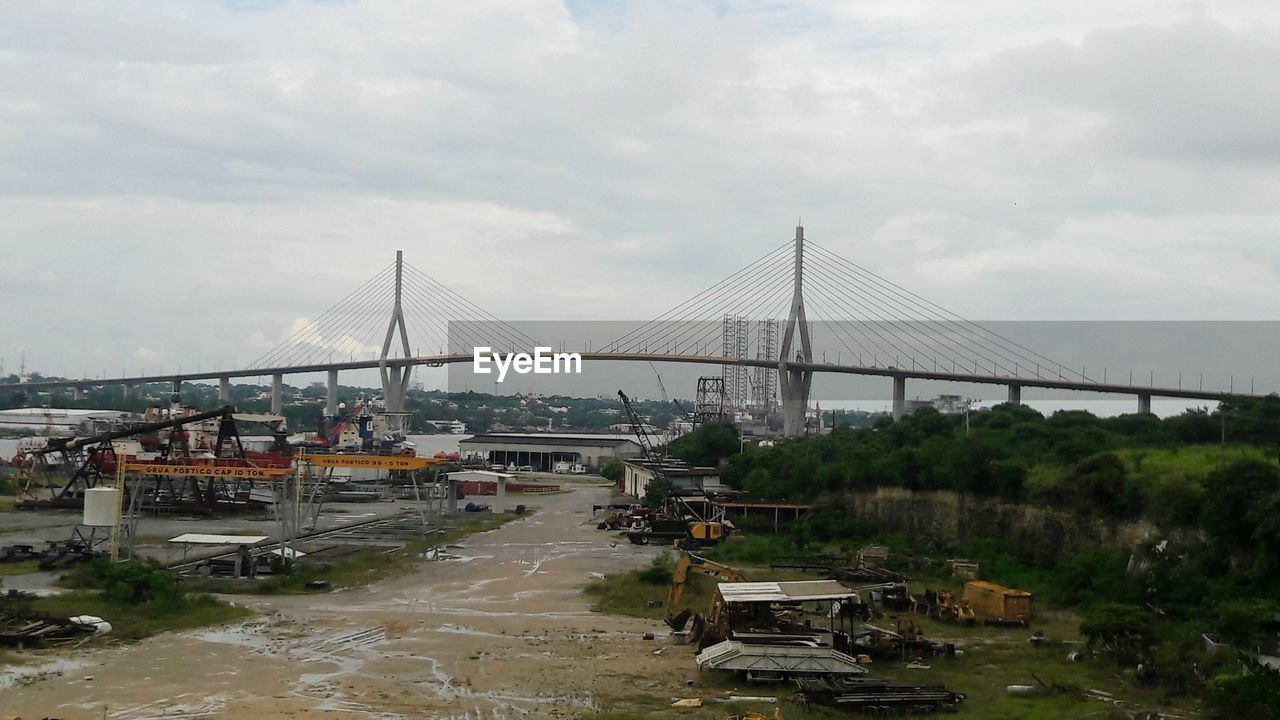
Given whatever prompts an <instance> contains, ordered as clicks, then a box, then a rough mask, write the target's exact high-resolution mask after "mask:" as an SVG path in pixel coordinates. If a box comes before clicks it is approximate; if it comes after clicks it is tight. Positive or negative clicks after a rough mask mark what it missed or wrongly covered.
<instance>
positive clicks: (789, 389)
mask: <svg viewBox="0 0 1280 720" xmlns="http://www.w3.org/2000/svg"><path fill="white" fill-rule="evenodd" d="M795 255H796V264H795V271H794V275H793V276H792V284H791V312H790V313H788V315H787V325H786V328H785V329H784V330H783V334H782V347H781V348H780V350H779V352H778V389H779V390H780V391H781V395H782V433H783V434H784V435H786V436H787V437H794V436H796V435H804V434H805V412H806V411H807V410H808V408H809V387H810V386H811V385H812V383H813V371H812V370H802V369H795V368H792V367H791V366H790V363H791V362H793V361H794V362H797V363H808V362H812V361H813V345H812V344H811V343H810V342H809V320H808V318H806V317H805V312H804V292H803V289H804V226H803V225H797V226H796V246H795ZM797 336H798V337H799V347H796V339H797Z"/></svg>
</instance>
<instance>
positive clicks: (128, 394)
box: [120, 383, 138, 400]
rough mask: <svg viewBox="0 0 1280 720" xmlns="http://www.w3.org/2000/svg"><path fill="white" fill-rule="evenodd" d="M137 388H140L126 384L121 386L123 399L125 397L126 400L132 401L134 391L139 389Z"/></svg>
mask: <svg viewBox="0 0 1280 720" xmlns="http://www.w3.org/2000/svg"><path fill="white" fill-rule="evenodd" d="M137 387H138V386H137V385H134V384H133V383H125V384H124V385H122V386H121V390H120V395H121V397H123V398H124V399H125V400H131V399H132V398H133V391H134V390H135V389H137Z"/></svg>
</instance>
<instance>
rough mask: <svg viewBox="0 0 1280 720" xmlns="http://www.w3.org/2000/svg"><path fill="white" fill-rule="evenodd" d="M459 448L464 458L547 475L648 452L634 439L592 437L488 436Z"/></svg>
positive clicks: (587, 435) (465, 442) (460, 443)
mask: <svg viewBox="0 0 1280 720" xmlns="http://www.w3.org/2000/svg"><path fill="white" fill-rule="evenodd" d="M458 447H459V450H460V451H461V452H462V453H463V454H467V453H479V454H482V455H484V456H485V457H487V458H488V460H489V462H490V463H493V464H494V465H502V466H503V467H509V466H511V465H514V466H516V467H525V466H529V467H532V468H533V469H534V470H539V471H543V472H550V471H551V470H552V469H553V468H554V467H555V464H556V463H558V462H570V463H581V464H583V465H586V466H588V467H592V468H596V469H599V467H600V466H601V465H603V464H604V463H606V462H608V461H609V460H613V459H618V460H622V459H625V458H631V457H637V456H639V455H641V454H642V453H643V452H644V449H643V448H641V447H640V443H639V442H637V441H636V439H635V438H634V437H632V436H630V435H612V434H589V433H584V434H580V435H575V434H571V433H485V434H482V435H474V436H472V437H469V438H467V439H465V440H462V441H461V442H459V443H458Z"/></svg>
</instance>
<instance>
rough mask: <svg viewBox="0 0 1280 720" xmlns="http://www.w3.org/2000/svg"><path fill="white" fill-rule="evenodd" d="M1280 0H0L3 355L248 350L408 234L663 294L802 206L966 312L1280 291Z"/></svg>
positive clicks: (570, 311)
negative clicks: (1278, 77)
mask: <svg viewBox="0 0 1280 720" xmlns="http://www.w3.org/2000/svg"><path fill="white" fill-rule="evenodd" d="M1276 67H1280V6H1278V5H1276V3H1274V2H1273V1H1258V2H1255V1H1251V0H1238V1H1232V0H1221V1H1219V2H1214V3H1179V2H1168V1H1166V0H1130V1H1125V0H1109V1H1108V2H1096V1H1093V0H1082V1H1081V2H1073V3H1023V2H995V1H994V0H973V1H972V2H965V3H947V2H922V1H913V0H893V1H889V0H868V1H864V2H857V3H849V2H824V1H822V0H809V1H801V2H776V1H770V2H750V1H749V0H746V1H743V2H731V3H730V2H702V3H699V2H688V3H674V2H672V3H665V2H617V3H614V2H608V3H604V2H584V1H582V0H573V1H572V2H568V3H563V2H557V1H552V0H505V1H494V2H484V3H464V2H423V1H421V0H412V1H408V0H406V1H404V2H391V1H388V2H377V1H367V2H354V1H353V2H300V1H298V2H293V1H289V2H266V1H261V2H259V1H254V0H239V1H236V2H222V3H216V2H180V1H177V0H169V1H165V2H156V1H155V0H146V1H141V0H139V1H136V2H134V1H126V0H122V1H119V2H96V1H92V0H90V1H87V2H77V3H31V2H22V1H21V0H0V308H2V310H0V318H3V319H2V320H0V357H2V358H3V365H4V370H5V372H6V373H7V372H13V371H15V370H16V369H17V366H18V363H19V361H20V358H22V357H23V356H25V362H26V365H27V367H28V369H29V370H30V369H36V370H40V371H42V372H44V373H46V374H58V375H68V376H91V377H93V376H101V375H105V376H119V375H120V374H121V373H122V372H127V373H128V374H134V373H137V372H141V371H145V372H148V373H153V372H161V371H164V372H174V371H177V370H178V369H179V368H185V369H188V370H190V369H196V368H199V369H205V370H207V369H209V368H212V367H220V368H225V367H230V366H233V365H234V366H243V365H246V364H247V363H249V362H251V361H252V360H253V359H254V358H257V357H259V356H261V355H262V354H263V353H265V352H267V351H268V350H270V349H271V348H272V347H273V346H275V345H276V344H277V343H279V342H280V341H281V340H282V339H283V338H285V337H286V336H287V335H288V334H289V333H290V332H292V331H293V330H296V328H297V327H299V325H300V324H303V323H306V322H307V320H308V319H311V318H315V317H316V316H317V315H319V314H320V313H322V312H323V311H324V310H325V309H327V308H329V307H330V306H331V305H333V304H334V303H335V302H336V301H337V300H339V299H340V298H342V297H343V296H345V295H346V294H347V293H348V292H349V291H351V290H354V289H355V288H357V287H358V286H360V285H361V283H363V282H365V281H366V280H367V279H369V278H370V277H372V276H374V275H375V274H376V273H378V272H379V271H380V270H382V269H383V268H385V267H386V266H387V264H388V263H390V262H391V261H392V259H393V257H394V253H395V251H396V250H403V251H404V252H405V256H406V259H407V260H408V261H409V262H410V263H412V264H413V265H414V267H416V268H418V269H420V270H422V271H424V272H426V273H428V274H430V275H431V276H433V277H435V278H436V279H438V280H440V281H442V282H444V283H445V284H447V285H448V286H449V287H451V288H452V289H454V290H456V291H457V292H458V293H460V294H461V295H463V296H465V297H467V298H470V299H471V300H473V301H474V302H476V303H477V304H478V305H480V306H483V307H484V308H485V309H487V310H488V311H489V312H491V313H492V314H493V315H495V316H498V317H502V318H507V319H511V320H525V321H528V320H534V321H546V320H554V321H563V320H593V321H594V320H644V319H647V318H649V317H653V316H656V315H658V314H659V313H660V312H662V310H664V309H665V308H667V307H670V306H673V305H676V304H677V303H679V302H680V301H682V300H684V299H685V298H687V297H689V296H690V295H693V294H694V293H696V292H697V291H699V290H700V289H702V288H704V287H706V286H709V285H711V284H712V283H714V282H716V281H718V280H719V279H720V278H723V277H725V276H727V275H729V274H730V273H732V272H734V271H735V270H736V269H738V268H739V267H741V266H743V265H745V264H747V263H748V262H750V261H752V260H754V259H755V258H758V257H760V256H762V255H764V254H765V253H767V252H769V251H771V250H773V249H774V248H776V247H778V246H779V245H780V244H781V243H783V242H785V241H786V240H787V238H789V237H791V236H792V234H793V227H794V225H795V224H796V222H797V219H798V218H802V219H803V223H804V225H805V226H806V234H807V236H808V237H810V238H812V239H814V240H815V241H817V242H819V243H821V244H822V245H823V246H824V247H826V248H827V249H829V250H831V251H833V252H836V253H838V254H839V255H841V256H843V257H846V258H848V259H850V260H852V261H854V262H856V263H858V264H859V265H861V266H863V267H867V268H870V269H872V270H874V271H876V272H877V273H879V274H880V275H883V276H885V277H888V278H890V279H892V280H894V281H896V282H898V283H899V284H901V285H904V286H906V287H908V288H911V289H912V290H914V291H915V292H917V293H919V294H921V295H923V296H925V297H927V298H929V299H930V300H932V301H934V302H936V303H938V304H939V305H942V306H944V307H946V308H949V309H951V310H953V311H955V312H957V313H959V314H961V315H963V316H965V317H968V318H973V319H977V320H993V321H997V320H998V321H1006V320H1009V321H1026V320H1114V319H1124V320H1275V319H1277V317H1276V315H1277V313H1276V309H1277V308H1278V307H1280V282H1278V280H1280V204H1278V203H1277V200H1278V199H1280V123H1277V122H1276V118H1278V117H1280V84H1278V83H1276V82H1275V77H1274V73H1275V70H1274V69H1275V68H1276Z"/></svg>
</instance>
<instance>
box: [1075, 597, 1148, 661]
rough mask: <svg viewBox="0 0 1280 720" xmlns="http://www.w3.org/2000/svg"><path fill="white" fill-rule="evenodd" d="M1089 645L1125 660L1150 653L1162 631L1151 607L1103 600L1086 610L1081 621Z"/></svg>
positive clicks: (1142, 658) (1142, 656)
mask: <svg viewBox="0 0 1280 720" xmlns="http://www.w3.org/2000/svg"><path fill="white" fill-rule="evenodd" d="M1080 634H1081V635H1084V637H1085V640H1086V644H1087V647H1088V648H1089V649H1090V650H1096V651H1099V652H1104V653H1108V654H1112V655H1114V656H1115V657H1116V659H1117V660H1118V661H1120V662H1121V663H1125V664H1137V663H1140V662H1142V661H1143V660H1145V659H1147V658H1149V657H1150V656H1151V651H1152V649H1153V648H1154V647H1155V644H1156V642H1157V640H1158V639H1159V634H1158V632H1157V627H1156V622H1155V620H1154V619H1153V618H1152V616H1151V611H1149V610H1147V609H1146V608H1143V607H1140V606H1138V605H1123V604H1120V603H1102V604H1100V605H1097V606H1095V607H1093V608H1091V609H1090V610H1089V611H1088V612H1087V613H1085V616H1084V620H1083V621H1082V622H1081V623H1080Z"/></svg>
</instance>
